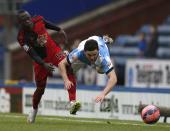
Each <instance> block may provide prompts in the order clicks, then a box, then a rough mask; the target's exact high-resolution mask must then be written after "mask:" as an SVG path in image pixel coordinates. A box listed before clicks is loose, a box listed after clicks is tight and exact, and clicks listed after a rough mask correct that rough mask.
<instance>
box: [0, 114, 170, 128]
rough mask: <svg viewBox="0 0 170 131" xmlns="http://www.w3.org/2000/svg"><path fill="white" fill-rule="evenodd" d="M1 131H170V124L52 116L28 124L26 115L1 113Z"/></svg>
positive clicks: (41, 117)
mask: <svg viewBox="0 0 170 131" xmlns="http://www.w3.org/2000/svg"><path fill="white" fill-rule="evenodd" d="M0 131H170V124H164V123H157V124H154V125H147V124H144V123H143V122H138V121H120V120H104V119H85V118H84V119H83V118H75V117H51V116H38V117H37V119H36V123H34V124H28V123H27V121H26V116H25V115H21V114H3V113H1V114H0Z"/></svg>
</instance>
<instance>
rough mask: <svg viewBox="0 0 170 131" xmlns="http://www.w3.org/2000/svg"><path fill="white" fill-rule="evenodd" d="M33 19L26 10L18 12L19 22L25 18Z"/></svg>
mask: <svg viewBox="0 0 170 131" xmlns="http://www.w3.org/2000/svg"><path fill="white" fill-rule="evenodd" d="M28 17H31V15H30V13H29V12H28V11H26V10H19V11H18V12H17V18H18V20H19V21H22V20H24V19H25V18H28Z"/></svg>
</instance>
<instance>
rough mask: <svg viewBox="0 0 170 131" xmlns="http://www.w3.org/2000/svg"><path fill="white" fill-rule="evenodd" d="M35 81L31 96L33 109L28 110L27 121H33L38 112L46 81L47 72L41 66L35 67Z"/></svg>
mask: <svg viewBox="0 0 170 131" xmlns="http://www.w3.org/2000/svg"><path fill="white" fill-rule="evenodd" d="M34 71H35V81H36V87H37V88H36V90H35V91H34V94H33V98H32V106H33V109H32V110H31V111H30V113H29V115H28V118H27V121H28V122H29V123H34V122H35V118H36V115H37V112H38V105H39V103H40V100H41V98H42V95H43V94H44V91H45V87H46V81H47V72H46V71H45V70H44V69H43V68H42V67H35V68H34Z"/></svg>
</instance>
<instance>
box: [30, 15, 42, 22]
mask: <svg viewBox="0 0 170 131" xmlns="http://www.w3.org/2000/svg"><path fill="white" fill-rule="evenodd" d="M43 19H44V17H43V16H41V15H36V16H33V17H32V21H33V22H38V21H42V20H43Z"/></svg>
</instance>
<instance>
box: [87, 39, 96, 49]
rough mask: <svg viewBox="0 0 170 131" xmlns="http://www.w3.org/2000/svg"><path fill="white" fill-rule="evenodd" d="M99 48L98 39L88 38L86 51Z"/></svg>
mask: <svg viewBox="0 0 170 131" xmlns="http://www.w3.org/2000/svg"><path fill="white" fill-rule="evenodd" d="M96 49H97V50H99V47H98V43H97V41H96V40H93V39H91V40H87V41H86V42H85V45H84V51H94V50H96Z"/></svg>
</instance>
